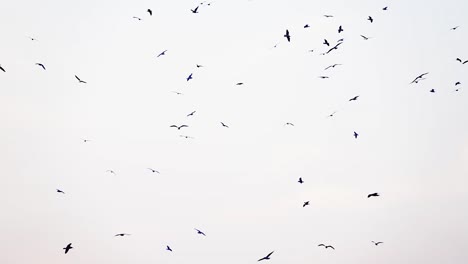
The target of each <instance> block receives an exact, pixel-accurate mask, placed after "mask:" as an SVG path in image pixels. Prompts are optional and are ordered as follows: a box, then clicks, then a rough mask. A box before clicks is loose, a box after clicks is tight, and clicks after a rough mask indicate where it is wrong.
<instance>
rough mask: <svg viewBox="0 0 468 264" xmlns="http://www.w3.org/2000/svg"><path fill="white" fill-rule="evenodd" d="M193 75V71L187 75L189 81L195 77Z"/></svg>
mask: <svg viewBox="0 0 468 264" xmlns="http://www.w3.org/2000/svg"><path fill="white" fill-rule="evenodd" d="M192 75H193V73H191V74H190V75H189V76H188V77H187V82H188V81H190V80H192V79H193V78H192Z"/></svg>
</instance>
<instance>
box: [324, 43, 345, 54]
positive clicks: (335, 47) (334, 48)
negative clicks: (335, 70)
mask: <svg viewBox="0 0 468 264" xmlns="http://www.w3.org/2000/svg"><path fill="white" fill-rule="evenodd" d="M341 44H343V42H339V43H337V44H336V45H335V46H334V47H333V48H331V49H329V50H328V51H327V52H326V54H328V53H330V52H331V51H332V50H336V49H338V47H339V46H340V45H341Z"/></svg>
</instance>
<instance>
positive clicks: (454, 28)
mask: <svg viewBox="0 0 468 264" xmlns="http://www.w3.org/2000/svg"><path fill="white" fill-rule="evenodd" d="M458 27H459V26H456V27H453V28H451V30H456V29H457V28H458Z"/></svg>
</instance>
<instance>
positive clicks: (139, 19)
mask: <svg viewBox="0 0 468 264" xmlns="http://www.w3.org/2000/svg"><path fill="white" fill-rule="evenodd" d="M133 18H134V19H137V20H138V21H141V18H139V17H136V16H134V17H133Z"/></svg>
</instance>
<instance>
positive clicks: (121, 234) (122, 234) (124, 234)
mask: <svg viewBox="0 0 468 264" xmlns="http://www.w3.org/2000/svg"><path fill="white" fill-rule="evenodd" d="M129 235H131V234H126V233H120V234H117V235H115V236H121V237H123V236H129Z"/></svg>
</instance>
